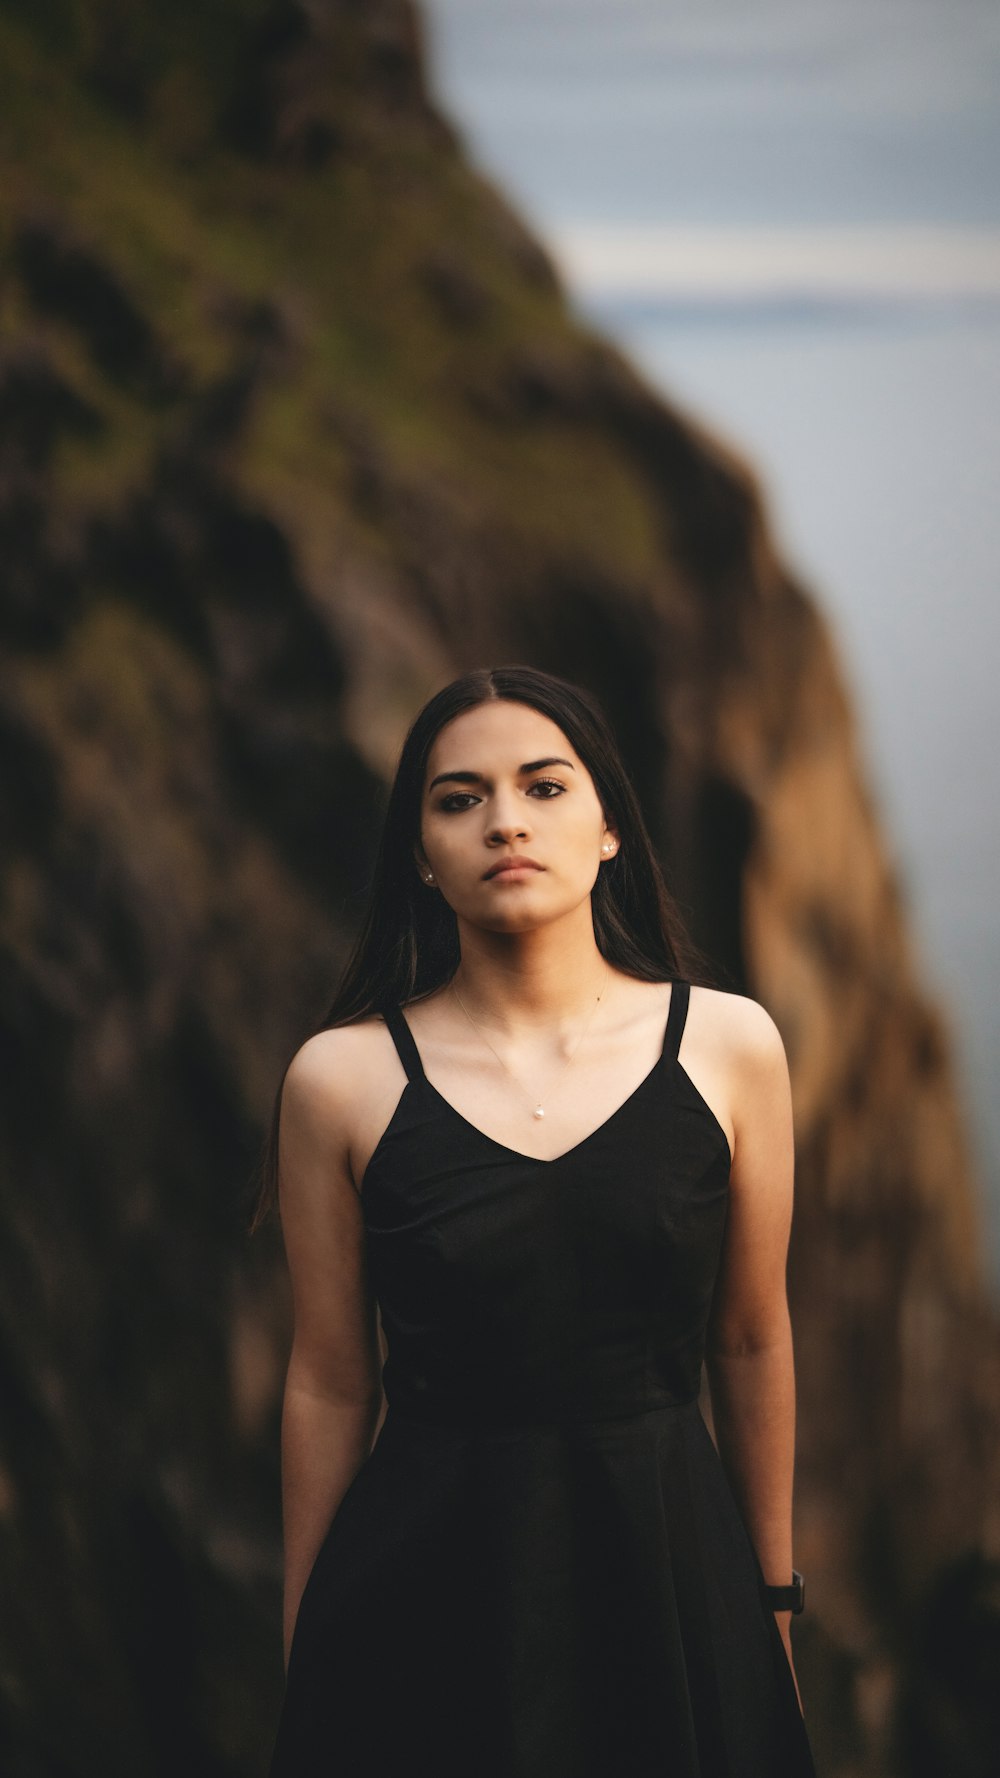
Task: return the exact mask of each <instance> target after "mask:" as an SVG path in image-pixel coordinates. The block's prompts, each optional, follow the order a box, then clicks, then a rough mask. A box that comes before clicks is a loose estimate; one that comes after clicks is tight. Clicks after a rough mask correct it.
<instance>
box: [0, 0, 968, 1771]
mask: <svg viewBox="0 0 1000 1778" xmlns="http://www.w3.org/2000/svg"><path fill="white" fill-rule="evenodd" d="M998 41H1000V39H998V30H997V21H996V17H995V14H994V12H993V11H992V10H991V9H990V8H988V7H987V6H986V5H985V4H981V5H980V4H976V3H974V0H959V4H957V5H956V6H952V7H949V8H948V9H947V10H945V9H944V8H938V7H933V6H930V5H927V4H924V3H923V0H920V3H918V0H913V3H912V4H909V5H905V4H902V3H899V4H896V3H892V4H890V3H889V0H876V3H873V4H869V5H867V6H865V7H864V8H861V7H855V6H853V5H851V4H848V5H845V6H840V7H838V8H837V10H836V11H834V10H833V8H832V7H830V6H827V5H814V6H808V7H806V6H796V7H792V6H782V5H778V4H772V3H770V0H767V3H763V4H761V5H759V6H754V7H750V8H743V9H739V10H738V9H737V8H736V7H735V6H733V5H729V4H724V3H722V0H713V3H712V4H707V5H702V6H699V7H698V8H697V9H695V8H693V7H692V8H690V9H682V8H681V7H679V6H676V5H673V4H664V5H659V6H654V5H653V4H652V3H651V0H649V3H646V4H639V3H638V0H620V3H618V4H615V5H612V4H611V3H610V0H608V3H607V4H597V3H595V0H538V3H537V4H533V5H530V6H529V5H527V4H523V5H522V4H520V0H511V3H510V4H509V5H506V6H504V7H503V8H491V7H489V6H487V5H486V4H481V3H480V0H431V4H430V5H429V6H428V7H425V8H423V9H418V8H417V7H415V6H414V5H412V4H410V0H370V4H366V5H361V4H358V0H199V4H198V5H197V6H195V5H193V4H191V3H190V0H177V4H175V5H174V6H173V7H171V8H170V9H169V10H168V9H161V10H160V11H157V12H155V13H154V12H152V11H150V9H147V8H143V7H140V6H139V5H138V4H137V3H136V0H88V4H86V5H81V4H79V3H78V0H33V4H31V5H30V6H29V5H28V4H27V0H3V3H2V4H0V155H2V161H0V174H2V176H0V254H2V261H0V264H2V270H0V572H2V600H0V646H2V658H3V662H4V672H3V675H2V677H0V748H2V770H0V860H2V869H0V1039H2V1055H3V1075H2V1080H3V1087H2V1099H3V1125H2V1131H0V1220H2V1236H3V1238H2V1242H0V1254H2V1260H0V1266H2V1273H0V1276H2V1290H0V1380H2V1385H3V1388H2V1402H3V1408H2V1420H0V1564H2V1586H3V1608H2V1611H0V1770H2V1771H3V1773H4V1775H5V1778H6V1774H7V1773H8V1772H9V1773H10V1774H12V1778H91V1775H94V1778H96V1775H97V1774H101V1778H118V1775H119V1774H121V1778H125V1775H126V1774H127V1775H128V1778H146V1775H147V1774H148V1775H149V1778H159V1775H160V1774H162V1775H163V1778H166V1774H168V1773H169V1774H171V1778H173V1774H175V1773H176V1772H177V1770H178V1769H184V1770H185V1771H190V1772H191V1773H193V1774H204V1775H205V1778H237V1775H238V1774H239V1775H241V1778H242V1775H246V1778H256V1775H257V1774H263V1773H264V1771H265V1770H266V1765H267V1758H268V1753H269V1747H270V1739H271V1735H272V1734H273V1729H274V1726H275V1723H276V1719H277V1710H278V1705H279V1701H280V1691H281V1660H280V1631H279V1617H280V1605H279V1602H280V1572H281V1564H280V1528H279V1494H278V1483H279V1477H278V1419H279V1412H280V1394H281V1385H282V1380H283V1367H284V1363H285V1359H286V1356H287V1348H288V1337H289V1306H288V1294H287V1285H286V1280H285V1275H284V1270H283V1265H282V1261H281V1254H280V1239H279V1235H278V1232H277V1231H276V1229H275V1228H274V1226H273V1225H269V1226H268V1228H267V1229H266V1230H265V1231H264V1232H262V1233H261V1234H259V1235H257V1236H255V1237H253V1238H252V1239H251V1238H250V1237H249V1236H248V1233H247V1224H248V1221H249V1216H250V1212H251V1208H252V1203H253V1168H254V1164H255V1160H256V1156H257V1153H258V1150H259V1144H260V1140H261V1136H262V1132H263V1128H264V1125H265V1122H266V1119H267V1117H268V1115H269V1112H270V1106H271V1100H272V1096H273V1093H274V1090H275V1088H276V1086H277V1082H278V1079H279V1077H280V1072H281V1068H282V1066H283V1064H284V1062H285V1061H286V1060H287V1059H288V1057H289V1055H290V1054H291V1052H292V1050H293V1049H294V1048H295V1047H297V1045H298V1043H299V1042H300V1041H301V1039H302V1038H303V1036H304V1035H305V1034H306V1033H307V1031H308V1030H309V1029H310V1028H311V1026H312V1024H313V1022H314V1021H315V1019H316V1018H318V1016H319V1015H320V1014H321V1013H322V1011H323V1010H324V1008H325V1006H326V1004H327V1003H328V1001H329V999H330V993H331V987H332V984H333V982H334V980H335V978H336V975H337V971H338V969H339V968H340V966H341V964H342V963H343V961H344V958H345V956H346V953H347V948H348V947H349V945H350V942H351V939H352V936H353V934H354V932H355V931H356V929H357V925H358V921H359V919H360V917H361V912H362V909H363V906H364V898H365V892H366V886H367V883H368V880H369V876H370V869H371V863H372V857H373V849H374V846H375V843H376V839H377V834H378V828H379V822H380V818H381V812H382V809H383V807H384V801H385V794H386V788H387V784H388V782H389V780H390V778H391V774H392V770H393V765H394V761H395V757H396V753H397V750H398V747H399V744H400V741H401V739H402V736H403V733H404V732H405V729H406V727H407V725H408V723H409V721H410V719H411V718H412V716H413V715H414V713H415V711H416V710H417V708H418V707H419V705H420V704H421V703H422V702H423V700H424V699H425V698H426V697H428V696H429V695H430V694H431V693H432V692H433V691H434V690H436V689H437V688H438V687H439V686H440V685H441V684H442V683H444V681H445V680H447V679H448V678H450V677H452V676H453V675H454V674H455V673H457V672H459V671H461V670H462V669H463V668H465V667H467V666H470V665H481V664H483V663H492V662H501V661H513V660H519V661H529V662H531V663H533V664H536V665H538V666H541V667H543V668H547V669H550V670H552V671H556V672H559V673H562V674H564V675H566V676H567V677H570V678H574V679H578V680H580V681H581V682H583V683H585V684H587V685H589V686H590V687H591V688H592V689H593V690H594V691H595V692H596V693H597V694H598V695H599V696H600V697H601V699H602V700H603V701H604V703H605V704H606V706H607V708H608V710H609V712H610V714H611V716H612V719H613V721H614V723H615V726H616V729H617V732H618V734H619V737H620V740H621V743H622V747H623V751H624V752H625V755H626V758H627V760H628V763H629V765H630V768H631V771H632V773H633V776H634V779H635V782H636V785H637V788H638V790H639V794H640V797H641V799H642V803H643V807H644V811H645V813H646V816H647V820H648V822H649V826H650V830H651V833H652V835H653V839H654V842H655V844H656V846H657V849H658V851H659V854H660V856H661V858H662V860H663V863H664V866H665V869H666V871H667V874H668V877H669V880H670V882H671V884H672V887H673V888H674V890H675V892H676V894H677V896H678V899H679V901H680V902H681V905H682V907H683V908H684V910H685V912H686V914H687V917H688V920H689V923H690V926H691V929H692V933H693V936H694V937H695V939H696V941H697V942H698V943H699V944H700V945H701V946H702V947H703V948H704V949H705V950H706V951H707V952H708V953H709V954H710V956H711V957H712V958H713V960H714V962H715V965H716V968H717V970H718V972H719V976H720V979H722V980H723V981H725V982H726V983H728V984H729V985H731V986H732V987H733V988H735V989H737V990H738V991H741V992H746V993H750V994H752V995H753V996H754V997H756V998H758V999H760V1000H761V1001H762V1003H763V1004H764V1005H766V1006H767V1007H768V1009H769V1010H770V1011H771V1013H772V1014H773V1016H774V1017H775V1019H776V1021H777V1023H778V1025H779V1028H780V1030H781V1032H782V1035H783V1038H784V1040H785V1045H786V1050H787V1053H788V1058H789V1065H790V1069H791V1074H792V1086H793V1095H794V1102H795V1117H796V1156H797V1179H796V1183H797V1210H796V1219H795V1229H794V1232H793V1243H792V1253H791V1261H790V1295H791V1302H792V1313H793V1319H794V1323H795V1331H796V1351H797V1367H798V1377H799V1434H798V1437H799V1452H798V1471H797V1473H798V1493H797V1509H796V1511H797V1517H796V1552H797V1561H798V1565H799V1566H800V1567H801V1568H802V1569H803V1570H804V1572H806V1574H807V1575H808V1577H809V1610H808V1612H807V1613H806V1614H805V1616H804V1617H803V1618H802V1619H801V1620H798V1621H797V1623H796V1629H795V1636H796V1650H797V1654H796V1662H797V1668H798V1673H799V1678H800V1683H801V1686H802V1691H803V1696H804V1698H805V1701H806V1708H807V1714H808V1717H809V1722H810V1729H811V1732H812V1736H813V1739H814V1743H815V1746H816V1751H817V1758H818V1762H819V1765H820V1770H821V1772H822V1773H823V1774H824V1778H883V1775H885V1778H911V1775H912V1778H931V1775H938V1774H940V1775H941V1778H978V1775H979V1774H983V1775H984V1778H985V1775H986V1774H988V1773H989V1774H992V1773H993V1772H994V1771H995V1770H996V1763H997V1752H998V1748H1000V1719H998V1709H1000V1705H998V1701H997V1691H996V1685H995V1675H996V1671H997V1662H998V1659H1000V1567H998V1562H1000V1508H998V1505H997V1502H998V1499H1000V1490H998V1481H1000V1453H998V1442H997V1416H996V1404H997V1399H998V1384H1000V1340H998V1330H997V1310H996V1279H997V1276H998V1271H1000V1267H998V1260H997V1254H998V1248H1000V1241H998V1235H997V1228H998V1223H1000V1214H998V1209H997V1206H998V1203H1000V1184H998V1167H997V1161H996V1156H997V1153H998V1137H997V1123H996V1119H997V1115H998V1114H997V1110H996V1106H995V1104H994V1102H993V1099H992V1096H991V1093H990V1087H991V1084H992V1083H991V1081H990V1068H991V1063H992V1059H993V1056H994V1055H995V1054H996V1042H995V1039H996V1017H997V1015H996V1008H995V996H994V993H993V983H994V981H995V979H996V974H997V971H996V968H995V962H996V945H997V933H996V924H995V921H994V918H993V909H992V906H991V900H990V897H989V893H988V883H989V882H990V880H991V876H992V874H993V873H992V871H991V867H992V866H993V865H994V864H995V860H996V852H997V815H996V807H995V803H996V799H995V797H992V798H991V796H990V785H989V778H988V775H989V773H990V768H991V763H992V753H991V747H990V740H991V733H990V728H989V725H988V720H987V710H988V708H989V705H988V702H987V689H988V688H987V676H988V675H989V674H990V670H991V667H992V662H993V659H994V657H995V625H996V618H995V614H994V610H993V607H992V604H991V603H990V601H989V598H988V593H989V591H991V590H992V588H993V585H994V583H995V568H994V563H995V560H996V547H995V546H996V544H997V541H998V539H997V528H998V521H997V516H996V502H995V499H993V498H992V497H991V496H992V487H993V483H994V481H995V471H996V466H997V461H998V449H997V431H996V428H997V419H996V415H997V412H998V406H997V400H996V397H997V394H998V389H997V383H998V380H1000V371H998V363H1000V357H998V338H1000V271H998V249H997V238H998V232H1000V220H998V217H997V214H996V208H997V202H998V200H997V194H996V181H995V177H994V176H993V172H994V169H995V165H996V148H997V135H998V118H997V105H996V98H995V94H996V69H997V61H998V58H1000V48H998Z"/></svg>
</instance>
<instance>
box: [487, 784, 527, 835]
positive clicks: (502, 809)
mask: <svg viewBox="0 0 1000 1778" xmlns="http://www.w3.org/2000/svg"><path fill="white" fill-rule="evenodd" d="M527 831H528V821H527V817H526V814H525V810H524V804H523V802H521V801H520V800H519V798H518V796H517V793H516V791H511V790H507V791H504V790H498V791H497V792H496V794H495V796H494V798H493V807H492V809H491V811H490V820H489V825H488V828H487V835H486V837H487V840H488V841H489V843H490V844H491V845H509V843H510V841H511V840H515V839H523V838H524V835H525V834H526V833H527Z"/></svg>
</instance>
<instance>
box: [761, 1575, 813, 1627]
mask: <svg viewBox="0 0 1000 1778" xmlns="http://www.w3.org/2000/svg"><path fill="white" fill-rule="evenodd" d="M764 1591H765V1593H766V1594H767V1601H768V1604H769V1605H770V1607H771V1610H772V1611H774V1612H780V1613H782V1614H784V1613H785V1612H788V1613H789V1614H793V1613H794V1615H795V1616H798V1614H799V1612H800V1611H803V1610H804V1609H805V1603H806V1583H805V1581H804V1579H803V1577H802V1575H801V1574H800V1573H799V1570H798V1569H797V1568H793V1569H792V1578H791V1582H790V1583H789V1582H787V1581H786V1582H783V1583H782V1584H780V1585H773V1584H767V1583H765V1586H764Z"/></svg>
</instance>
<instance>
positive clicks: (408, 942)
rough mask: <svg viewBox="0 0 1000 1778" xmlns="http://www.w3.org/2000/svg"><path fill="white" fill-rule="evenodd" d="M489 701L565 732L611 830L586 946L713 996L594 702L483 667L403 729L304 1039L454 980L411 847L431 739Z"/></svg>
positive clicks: (448, 928)
mask: <svg viewBox="0 0 1000 1778" xmlns="http://www.w3.org/2000/svg"><path fill="white" fill-rule="evenodd" d="M493 698H503V699H506V700H507V701H508V702H509V703H517V704H528V705H530V706H531V707H532V709H535V710H538V711H540V712H541V714H542V715H543V716H548V717H550V718H551V720H552V721H553V722H554V723H556V724H557V725H558V727H559V728H560V729H562V731H563V733H564V735H565V736H566V738H567V739H568V740H569V741H570V742H572V745H573V746H574V748H575V749H576V752H577V754H578V756H579V757H580V759H582V760H583V763H584V765H585V766H586V767H587V770H588V771H589V773H590V775H591V777H592V779H593V781H594V787H595V789H596V791H597V795H598V797H599V798H600V801H601V806H602V808H603V810H604V814H605V817H606V819H607V820H609V821H610V822H613V824H614V826H615V828H616V830H617V833H618V836H619V840H620V842H621V843H620V845H619V848H618V851H617V853H616V854H615V855H614V857H613V858H611V859H609V861H608V862H607V863H606V864H602V865H601V868H600V871H599V873H598V877H597V881H596V883H595V884H594V888H593V892H592V902H591V905H592V908H593V918H594V936H595V938H596V940H597V946H598V949H599V950H600V952H601V953H602V955H603V956H604V957H605V958H606V959H607V960H608V962H609V963H611V964H613V965H615V966H616V967H617V968H618V969H620V970H622V971H623V972H624V973H625V974H627V975H632V976H635V977H637V978H638V979H639V980H641V981H650V982H661V981H671V980H673V979H675V978H678V977H680V978H683V979H685V980H687V981H698V980H701V981H703V982H706V983H708V984H709V985H715V984H714V980H713V977H712V974H711V970H710V967H709V965H708V963H707V960H706V959H705V957H704V956H703V954H702V953H701V952H700V951H699V950H698V949H697V947H696V946H695V944H694V942H693V940H692V939H691V937H690V935H689V933H688V931H687V929H686V927H685V925H684V921H683V920H682V918H681V915H680V912H679V910H678V907H677V904H676V902H675V901H674V898H673V896H672V895H671V894H670V891H669V890H668V889H667V886H666V884H665V883H664V880H663V873H662V871H661V870H660V866H659V864H658V863H657V860H656V857H655V855H654V853H653V848H652V844H651V842H650V838H649V834H648V832H647V830H646V824H645V822H644V820H643V818H642V813H641V810H640V808H639V804H638V802H637V800H636V796H635V792H634V790H633V789H632V786H631V784H630V783H629V779H628V776H627V774H626V771H625V766H624V764H623V762H622V758H621V755H620V754H619V751H618V747H617V745H616V742H615V738H614V735H613V734H612V731H611V727H610V724H609V723H608V719H607V717H606V716H605V714H604V712H603V710H602V709H601V706H600V705H599V703H598V702H597V700H596V698H594V697H592V696H591V694H590V693H589V692H587V691H585V690H584V689H583V688H582V687H580V686H578V685H571V684H570V683H569V682H568V681H567V680H565V679H558V678H556V677H555V675H554V674H551V673H542V672H539V671H538V670H537V669H535V668H534V667H517V666H515V667H480V668H477V669H476V670H475V671H473V672H471V673H463V674H462V676H461V678H459V679H453V680H452V681H451V684H450V685H446V686H444V687H443V689H442V690H441V691H439V692H437V693H436V694H435V695H434V697H432V698H431V699H430V700H429V702H428V703H426V704H425V705H424V707H423V709H422V710H421V711H420V712H419V714H418V715H417V716H416V717H415V719H414V721H413V723H412V725H411V727H410V730H409V733H408V734H407V736H406V739H405V741H404V742H403V746H402V750H401V752H400V756H399V764H398V766H397V768H396V777H395V781H394V783H393V786H392V790H391V792H390V795H389V804H388V808H387V810H386V815H385V823H384V825H383V829H382V837H381V841H380V843H379V849H378V855H377V857H376V861H375V871H374V876H373V880H372V886H371V894H370V897H369V901H368V908H367V911H366V913H365V916H364V920H363V922H362V925H361V930H360V932H359V934H358V937H357V940H356V941H355V944H354V948H353V950H352V952H351V954H350V956H349V958H348V960H347V963H346V964H345V966H344V970H343V973H342V975H341V978H340V983H339V985H338V987H337V990H336V993H335V995H334V998H333V1004H332V1005H331V1006H330V1008H329V1011H328V1012H327V1013H326V1015H325V1017H324V1018H322V1019H321V1020H320V1022H319V1024H318V1025H316V1026H315V1028H314V1029H313V1031H312V1032H310V1033H309V1034H308V1035H310V1036H315V1035H316V1033H317V1032H319V1031H329V1030H330V1029H331V1027H333V1026H334V1025H349V1024H354V1023H356V1022H357V1021H358V1020H359V1019H363V1018H366V1017H370V1016H371V1015H372V1014H374V1013H380V1012H383V1011H384V1010H385V1008H386V1007H390V1006H398V1005H406V1003H407V1002H408V1001H410V1000H416V999H420V998H421V997H423V996H424V995H426V994H429V993H431V992H432V991H433V990H434V989H435V988H439V987H443V986H444V984H445V983H446V982H449V981H450V980H451V978H452V976H453V975H454V974H455V971H456V969H457V968H458V964H459V960H460V952H459V943H458V923H457V921H456V919H455V915H454V913H453V912H452V910H451V908H450V907H449V906H448V903H447V902H446V901H445V900H444V897H443V896H441V895H440V894H437V895H434V894H429V893H428V891H427V889H426V887H425V886H424V885H423V884H422V883H421V881H420V878H419V876H418V874H417V868H416V863H415V860H414V856H413V848H414V845H415V844H416V843H417V842H418V841H419V838H420V812H421V807H422V802H423V791H424V779H425V776H426V770H427V760H428V757H429V755H430V751H431V748H432V746H433V744H434V741H435V739H436V738H437V735H438V734H439V733H440V731H441V729H443V728H444V727H445V725H446V724H447V723H449V722H451V721H452V720H453V718H454V717H456V716H460V715H462V713H463V712H464V711H466V710H474V709H475V708H476V707H477V706H478V705H479V704H485V703H486V702H488V701H489V700H490V699H493ZM303 1041H305V1039H304V1038H303ZM297 1047H300V1046H297ZM291 1059H292V1058H291V1056H289V1062H290V1061H291ZM286 1069H287V1064H286ZM283 1085H284V1073H283V1074H282V1079H281V1084H280V1085H279V1087H278V1091H277V1094H276V1096H275V1102H274V1110H273V1113H272V1116H271V1124H270V1128H269V1130H268V1134H267V1138H266V1142H265V1146H264V1151H263V1156H262V1159H261V1164H260V1169H259V1196H258V1201H257V1207H256V1210H255V1212H254V1217H253V1222H252V1224H251V1228H252V1229H256V1228H257V1227H258V1226H259V1225H260V1223H261V1222H262V1221H263V1220H264V1218H265V1217H266V1216H267V1214H268V1212H269V1210H270V1209H271V1208H272V1207H273V1206H274V1205H275V1204H276V1202H277V1185H278V1124H279V1121H280V1117H281V1090H282V1086H283Z"/></svg>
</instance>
